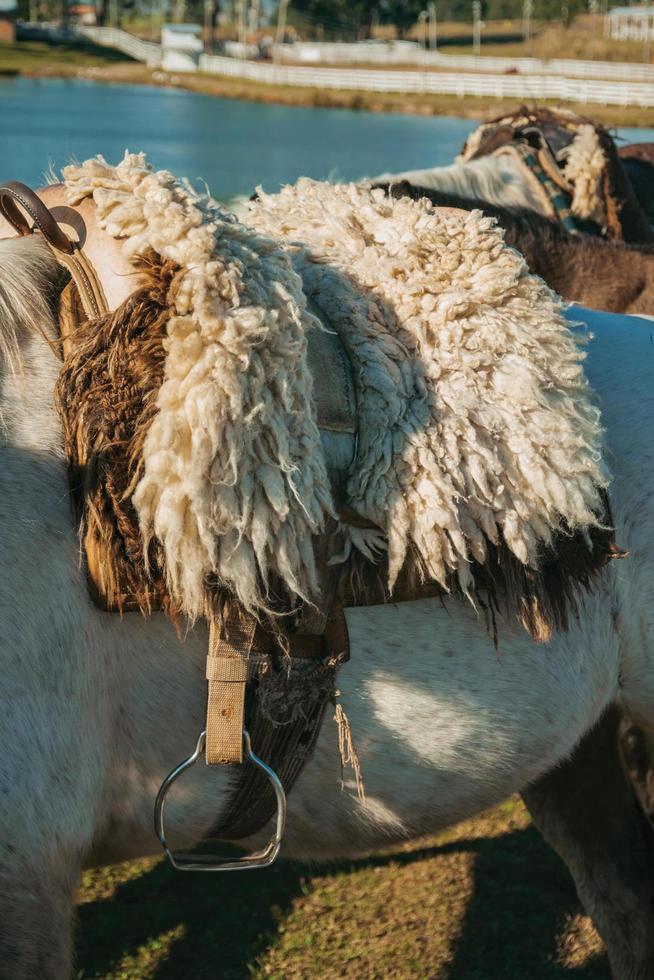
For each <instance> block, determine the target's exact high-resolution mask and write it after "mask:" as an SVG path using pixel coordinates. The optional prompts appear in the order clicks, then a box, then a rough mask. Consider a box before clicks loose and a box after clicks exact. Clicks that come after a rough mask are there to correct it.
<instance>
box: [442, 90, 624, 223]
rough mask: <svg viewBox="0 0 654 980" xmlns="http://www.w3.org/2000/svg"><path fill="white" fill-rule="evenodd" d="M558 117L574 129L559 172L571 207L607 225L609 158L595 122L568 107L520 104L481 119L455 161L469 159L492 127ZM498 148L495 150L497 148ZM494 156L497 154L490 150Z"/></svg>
mask: <svg viewBox="0 0 654 980" xmlns="http://www.w3.org/2000/svg"><path fill="white" fill-rule="evenodd" d="M551 120H557V121H558V122H559V125H560V126H561V127H562V128H565V129H567V130H569V131H570V132H573V133H574V137H573V139H572V142H571V143H570V145H569V146H568V147H566V149H564V150H563V151H562V152H561V154H560V157H561V160H562V161H563V164H562V166H561V167H560V169H561V176H562V178H563V179H564V181H565V182H566V183H567V184H568V190H569V193H570V195H571V202H570V210H571V211H572V213H573V214H574V215H575V216H576V217H578V218H582V219H584V220H591V221H594V222H595V223H596V224H598V225H599V226H600V228H602V229H606V227H607V224H608V216H607V211H606V201H605V200H604V195H603V190H602V181H603V179H604V176H605V174H606V172H607V170H608V168H609V162H608V160H607V158H606V154H605V152H604V150H603V148H602V144H601V141H600V139H599V136H598V130H601V131H602V132H604V130H603V129H602V128H601V127H598V126H597V124H593V123H591V122H590V121H587V120H585V119H584V118H583V117H582V116H578V115H577V114H576V113H574V112H572V111H571V110H570V109H564V108H562V107H558V108H556V109H551V110H550V109H536V108H535V109H532V110H530V109H527V108H526V107H524V106H523V107H521V108H520V109H518V110H516V112H514V113H510V114H509V115H506V116H500V117H498V118H497V119H493V120H492V121H491V122H489V123H483V124H482V125H481V126H478V127H477V129H475V130H473V131H472V133H470V135H469V136H468V138H467V140H466V141H465V143H464V145H463V149H462V151H461V153H460V155H459V156H458V157H457V158H456V159H457V162H458V163H464V162H466V161H467V160H470V158H471V157H472V156H474V154H475V153H476V152H477V151H478V150H479V148H480V147H481V145H482V143H483V141H484V140H485V139H486V137H487V136H489V135H490V133H492V132H493V131H494V130H496V129H498V128H500V127H502V126H511V127H512V128H513V129H514V130H519V129H520V128H521V127H525V126H528V125H536V126H538V125H540V124H541V123H542V122H544V121H551ZM496 152H497V151H496ZM492 155H493V156H494V155H496V154H492Z"/></svg>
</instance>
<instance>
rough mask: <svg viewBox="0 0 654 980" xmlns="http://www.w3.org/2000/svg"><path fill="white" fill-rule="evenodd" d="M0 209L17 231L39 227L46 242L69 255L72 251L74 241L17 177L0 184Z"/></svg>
mask: <svg viewBox="0 0 654 980" xmlns="http://www.w3.org/2000/svg"><path fill="white" fill-rule="evenodd" d="M21 208H22V211H21ZM23 212H25V213H26V214H27V215H29V217H30V218H31V219H32V221H33V222H34V224H33V225H30V224H29V222H28V220H27V219H26V217H25V215H24V214H23ZM0 213H1V214H2V215H3V216H4V217H5V218H6V219H7V221H8V222H9V224H10V225H11V226H12V227H13V228H15V230H16V231H17V232H18V234H19V235H22V236H25V235H31V234H33V232H34V231H35V229H36V228H38V230H39V231H40V232H41V234H42V235H43V237H44V238H45V240H46V241H47V243H48V245H51V246H52V248H54V249H56V250H57V251H58V252H64V254H65V255H72V254H73V252H74V251H75V242H72V241H71V240H70V238H69V237H68V235H66V234H65V232H63V231H62V230H61V228H60V227H59V225H58V224H57V221H56V220H55V218H54V217H53V215H52V213H51V211H50V210H49V209H48V208H47V207H46V206H45V204H44V203H43V201H42V200H41V199H40V197H38V195H37V194H35V193H34V191H33V190H31V188H29V187H28V186H27V185H26V184H22V183H21V182H20V181H19V180H8V181H7V183H6V184H3V185H2V186H1V187H0Z"/></svg>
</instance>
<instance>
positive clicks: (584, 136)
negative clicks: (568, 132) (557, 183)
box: [563, 123, 608, 228]
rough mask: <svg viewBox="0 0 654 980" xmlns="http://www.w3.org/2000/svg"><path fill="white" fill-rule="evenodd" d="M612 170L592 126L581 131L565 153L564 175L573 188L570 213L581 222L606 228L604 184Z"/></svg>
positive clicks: (587, 125)
mask: <svg viewBox="0 0 654 980" xmlns="http://www.w3.org/2000/svg"><path fill="white" fill-rule="evenodd" d="M607 167H608V162H607V159H606V156H605V155H604V150H603V149H602V147H601V144H600V141H599V139H598V138H597V133H596V132H595V129H594V128H593V126H591V125H590V123H586V124H584V125H582V126H580V127H579V129H578V130H577V135H576V136H575V138H574V139H573V141H572V143H571V144H570V146H569V147H568V148H567V150H566V151H565V166H564V168H563V175H564V177H565V179H566V180H567V181H568V183H569V184H570V185H571V187H572V203H571V205H570V210H571V211H572V213H573V214H575V215H577V216H578V217H579V218H590V219H591V220H592V221H595V222H596V223H597V224H598V225H599V226H600V228H606V224H607V216H606V207H605V204H604V199H603V197H602V188H601V180H602V177H603V175H604V173H605V171H606V168H607Z"/></svg>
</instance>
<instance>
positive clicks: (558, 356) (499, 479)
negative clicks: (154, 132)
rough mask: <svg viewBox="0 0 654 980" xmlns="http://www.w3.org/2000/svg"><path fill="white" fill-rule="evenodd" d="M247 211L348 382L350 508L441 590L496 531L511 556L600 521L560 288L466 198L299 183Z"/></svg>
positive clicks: (530, 557)
mask: <svg viewBox="0 0 654 980" xmlns="http://www.w3.org/2000/svg"><path fill="white" fill-rule="evenodd" d="M249 221H250V223H252V224H253V225H254V227H255V228H257V229H258V230H259V231H261V232H263V233H265V234H270V235H275V236H278V237H279V238H281V239H282V240H283V241H284V242H286V244H287V248H288V250H289V254H290V255H291V256H292V258H293V262H294V265H295V268H296V269H297V271H298V272H299V273H300V275H301V276H302V280H303V283H304V288H305V291H306V292H307V294H308V295H309V296H311V297H312V299H314V300H315V302H316V303H317V304H318V305H319V307H320V308H321V309H322V310H324V311H325V313H326V315H327V317H328V318H329V321H330V325H331V326H332V327H333V328H334V329H336V330H337V331H338V332H339V334H340V336H341V339H342V341H343V343H344V344H345V346H346V348H347V349H348V351H349V353H350V356H351V357H352V359H353V361H354V364H355V370H356V373H357V376H358V379H359V452H358V458H357V464H356V467H355V470H354V472H353V473H352V474H351V477H350V480H349V484H348V488H347V490H348V497H349V503H350V505H351V506H353V507H354V508H356V510H357V511H358V512H359V513H360V514H361V515H363V516H365V517H366V518H368V519H369V520H371V521H373V522H374V523H375V524H377V525H378V526H379V527H381V528H382V529H383V530H384V532H385V534H386V536H387V539H388V572H389V586H390V587H392V584H393V582H394V581H395V579H396V577H397V575H398V573H399V571H400V569H401V568H402V565H403V564H404V562H405V559H406V557H407V554H408V552H409V550H411V552H412V553H415V552H417V554H418V556H419V560H420V562H421V563H422V571H423V573H424V575H425V576H426V577H428V578H430V579H435V580H436V581H438V582H439V583H441V584H442V585H443V586H444V587H446V586H447V581H448V577H449V576H451V574H452V573H454V574H455V575H456V576H458V581H459V585H460V587H461V588H462V589H463V590H464V591H466V592H470V591H472V589H473V587H474V583H473V581H472V572H471V562H472V561H473V560H476V561H477V562H480V563H483V562H484V561H485V559H486V558H487V554H488V550H487V549H488V542H489V541H490V542H492V543H493V544H497V543H498V542H500V541H503V542H504V543H505V544H506V545H507V546H508V548H509V549H510V550H511V552H512V553H513V554H514V555H515V556H516V557H517V558H518V559H519V561H520V562H522V563H523V564H524V565H526V566H531V567H533V568H537V567H538V563H539V557H540V556H541V555H542V553H543V549H545V548H547V547H548V546H549V545H551V543H552V540H553V536H554V535H555V534H557V533H559V532H561V531H562V530H563V531H564V533H569V532H572V531H574V530H577V529H580V528H584V527H594V526H596V525H597V523H598V519H597V516H596V515H597V514H599V513H601V512H602V503H601V501H600V497H599V488H601V487H603V486H606V483H607V480H608V476H607V473H606V472H605V470H604V469H603V467H602V464H601V462H600V459H601V428H600V422H599V412H598V410H597V408H596V407H595V406H594V405H593V404H592V401H591V397H590V392H589V389H588V386H587V382H586V380H585V377H584V374H583V371H582V367H581V361H582V358H583V354H582V351H581V347H580V342H579V339H578V338H576V337H575V336H574V335H573V333H572V331H571V330H570V328H569V325H568V324H567V322H566V321H565V319H564V317H563V307H562V304H561V301H560V300H559V299H558V298H557V297H556V296H555V295H554V294H553V293H552V292H551V291H550V290H549V289H548V288H547V287H546V286H545V284H544V283H543V282H542V280H540V279H538V278H537V277H535V276H531V275H529V273H528V270H527V267H526V264H525V262H524V260H523V259H522V257H521V256H520V255H519V254H518V253H517V252H516V251H514V250H513V249H510V248H508V247H506V246H505V244H504V242H503V235H502V232H501V231H500V230H499V229H498V228H496V227H495V226H494V223H493V221H492V219H489V218H485V217H484V216H483V215H482V214H481V212H478V211H475V212H471V213H467V212H465V213H464V212H452V211H444V210H439V209H434V208H433V207H432V205H431V204H430V203H429V202H428V201H426V200H425V199H422V200H419V201H414V200H410V199H409V198H401V199H393V198H389V197H386V196H385V194H384V193H383V191H381V190H375V191H372V192H371V191H369V190H366V189H364V188H360V187H357V186H354V185H341V186H332V185H329V184H325V183H316V182H313V181H311V180H308V179H303V180H300V181H299V182H298V183H297V184H296V185H295V186H294V187H286V188H284V189H283V190H282V192H281V193H280V194H277V195H274V196H269V195H266V194H264V193H263V192H262V191H259V197H258V200H257V201H256V202H254V203H253V204H252V208H251V211H250V215H249Z"/></svg>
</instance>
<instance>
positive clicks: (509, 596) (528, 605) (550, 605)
mask: <svg viewBox="0 0 654 980" xmlns="http://www.w3.org/2000/svg"><path fill="white" fill-rule="evenodd" d="M602 496H603V499H604V502H605V510H604V513H603V514H602V515H598V516H599V518H600V520H601V522H602V525H603V526H601V527H593V528H589V529H588V530H584V531H578V532H576V533H569V532H566V531H565V530H561V531H560V532H559V533H558V534H557V535H556V536H555V539H554V541H553V543H552V545H551V547H550V548H548V549H547V551H546V552H545V553H544V554H543V555H542V556H541V562H540V565H539V568H538V569H533V568H529V567H527V566H525V565H523V564H522V563H521V562H520V561H519V560H518V559H517V558H516V556H515V555H514V554H513V552H512V551H510V549H509V548H508V547H507V546H506V545H505V544H504V543H500V544H498V545H494V544H492V543H490V542H489V543H488V558H487V561H486V563H485V564H484V565H480V564H478V563H474V565H473V576H474V581H475V587H474V592H473V595H472V598H473V600H474V602H475V604H476V605H477V606H478V607H479V608H480V609H481V610H482V611H483V612H484V613H485V615H486V617H487V623H488V628H489V632H490V634H491V637H492V639H493V643H494V646H495V648H496V649H497V648H498V626H499V622H500V621H502V620H504V621H508V622H511V621H513V620H516V619H517V621H518V622H519V623H520V624H521V625H522V626H523V627H524V629H525V630H526V631H527V632H528V633H529V635H530V636H531V637H532V639H533V640H535V641H536V642H537V643H547V642H548V641H549V640H550V639H551V637H552V634H553V632H554V631H555V630H567V629H568V627H569V625H570V622H571V619H572V620H575V619H577V617H578V615H579V601H580V594H581V592H582V591H586V592H592V591H593V588H594V587H595V585H596V584H597V581H598V578H599V576H600V574H601V572H602V571H603V569H604V568H606V566H607V564H608V563H609V561H611V560H612V559H614V558H624V557H626V553H625V552H623V551H621V550H620V549H619V548H618V547H617V545H616V542H615V533H614V531H613V528H612V519H611V513H610V507H609V502H608V497H607V496H606V494H604V493H603V494H602ZM386 581H387V575H386V570H385V568H384V566H383V565H382V564H380V565H372V564H371V563H370V562H369V561H366V559H365V558H363V556H361V555H355V556H353V557H352V558H351V559H350V563H349V566H348V568H347V570H345V571H344V575H343V577H342V579H341V587H340V589H339V597H340V599H341V601H342V603H343V605H345V606H369V605H381V604H383V603H387V602H403V601H406V600H410V599H423V598H429V597H433V596H443V597H445V596H447V595H461V589H460V587H459V585H458V582H457V580H456V578H455V577H454V576H453V577H452V579H451V581H450V582H449V583H448V584H449V590H445V589H443V588H442V587H441V586H440V585H439V584H438V583H436V582H430V581H428V580H427V579H426V578H425V576H424V574H423V572H422V570H421V568H420V563H419V559H418V556H411V557H409V559H408V561H407V562H406V564H405V566H404V568H403V569H402V572H401V574H400V576H399V577H398V580H397V582H396V584H395V587H394V589H393V591H392V592H391V593H389V592H388V590H387V588H386V585H385V583H386Z"/></svg>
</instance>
